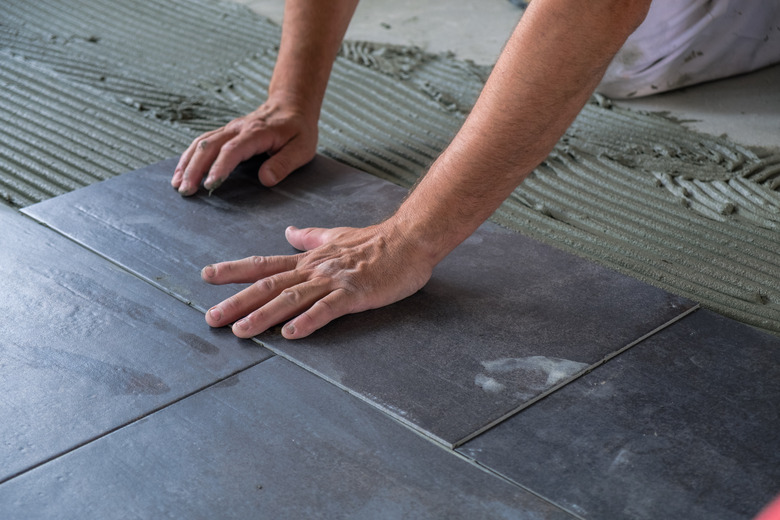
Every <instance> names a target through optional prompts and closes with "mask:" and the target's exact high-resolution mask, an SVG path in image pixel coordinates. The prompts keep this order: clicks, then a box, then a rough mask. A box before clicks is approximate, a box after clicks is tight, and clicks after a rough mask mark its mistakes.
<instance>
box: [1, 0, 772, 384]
mask: <svg viewBox="0 0 780 520" xmlns="http://www.w3.org/2000/svg"><path fill="white" fill-rule="evenodd" d="M0 20H2V21H3V22H2V25H0V83H2V85H3V88H2V89H0V140H1V141H2V143H3V146H2V147H0V196H2V197H4V198H5V199H6V200H8V201H10V202H11V203H12V204H14V205H16V206H24V205H27V204H31V203H33V202H37V201H40V200H43V199H45V198H48V197H52V196H56V195H58V194H60V193H64V192H66V191H69V190H72V189H75V188H77V187H79V186H83V185H86V184H89V183H91V182H96V181H98V180H100V179H104V178H106V177H110V176H112V175H115V174H118V173H121V172H124V171H128V170H132V169H135V168H138V167H141V166H143V165H146V164H149V163H153V162H156V161H158V160H161V159H163V158H167V157H171V156H174V155H176V154H178V153H181V151H183V150H184V149H185V148H186V146H187V145H188V144H189V143H190V142H191V141H192V139H193V138H194V137H195V136H196V135H197V134H199V133H201V132H203V131H205V130H208V129H211V128H215V127H218V126H220V125H222V124H224V122H226V121H229V120H230V119H232V118H234V117H236V116H238V115H240V114H243V113H246V112H248V111H250V110H252V109H253V108H255V107H256V106H257V104H258V103H260V102H261V101H262V99H263V96H264V95H265V91H266V89H267V86H268V82H269V81H270V77H271V73H272V71H273V66H274V62H275V56H276V49H277V45H278V41H279V36H280V30H279V28H278V27H277V26H276V25H274V24H273V23H271V22H269V21H268V20H267V19H265V18H263V17H261V16H259V15H256V14H254V13H252V12H250V11H249V10H247V9H246V8H245V7H243V6H239V5H236V4H235V3H219V2H215V1H206V0H127V1H124V2H115V1H114V0H39V1H36V2H29V1H28V0H4V1H3V2H0ZM192 34H198V35H199V37H198V38H192ZM74 35H75V36H74ZM488 72H489V68H487V67H480V66H477V65H474V64H472V63H467V62H463V61H459V60H456V59H455V58H454V57H453V56H451V55H446V54H445V55H426V54H425V53H423V52H421V51H420V50H419V49H415V48H411V47H409V48H407V47H397V46H385V45H377V44H371V43H366V42H351V43H350V42H348V43H346V44H345V45H344V47H343V48H342V53H341V55H340V56H339V57H338V58H337V60H336V64H335V65H334V68H333V73H332V77H331V81H330V84H329V87H328V91H327V93H326V96H325V102H324V105H323V109H322V114H321V119H320V152H322V153H324V154H326V155H329V156H331V157H333V158H335V159H338V160H340V161H343V162H345V163H347V164H350V165H352V166H355V167H357V168H360V169H362V170H364V171H367V172H369V173H372V174H374V175H377V176H379V177H382V178H385V179H388V180H390V181H392V182H395V183H397V184H400V185H403V186H411V185H412V184H413V183H414V182H415V181H416V180H417V178H418V177H419V176H420V175H421V174H422V173H423V172H424V171H425V170H426V169H427V167H428V166H429V164H430V163H431V162H432V161H433V160H434V159H435V158H436V157H437V156H438V154H439V153H440V152H441V151H442V150H443V149H444V148H445V147H446V146H447V144H448V143H449V141H450V140H451V139H452V137H453V136H454V135H455V133H456V132H457V130H458V128H459V127H460V125H461V123H462V122H463V120H464V118H465V117H466V115H467V113H468V111H469V110H470V107H471V106H472V105H473V103H474V101H475V100H476V98H477V96H478V94H479V91H480V89H481V88H482V85H483V83H484V80H485V78H486V77H487V74H488ZM166 188H167V186H163V187H161V189H166ZM779 189H780V156H779V155H777V154H775V155H772V154H760V153H754V151H752V150H749V149H747V148H745V147H741V146H739V145H737V144H735V143H733V142H730V141H729V140H727V139H720V138H715V137H710V136H706V135H703V134H699V133H696V132H693V131H690V130H688V129H685V128H683V127H682V126H681V125H680V124H679V123H676V122H674V121H670V120H668V119H666V118H664V117H661V116H658V115H650V114H641V113H636V112H631V111H628V110H622V109H619V108H615V107H611V104H610V103H609V100H607V99H606V98H601V99H600V100H599V99H596V102H595V103H593V104H589V105H588V106H586V107H585V109H584V110H583V111H582V113H581V114H580V115H579V117H578V118H577V120H576V121H575V122H574V124H573V125H572V127H571V128H570V129H569V131H568V132H567V134H566V136H564V138H563V139H562V140H561V142H560V143H559V145H558V146H557V148H556V150H555V151H554V152H553V154H552V155H551V157H550V158H549V159H548V160H547V161H546V162H545V163H544V164H542V165H541V166H540V167H539V168H537V170H536V171H535V172H534V174H532V175H531V177H529V179H527V180H526V182H524V183H523V184H522V185H521V186H520V187H519V188H518V190H517V191H516V193H515V194H514V195H513V196H511V197H510V198H509V199H508V200H507V201H506V202H505V203H504V205H503V206H502V207H501V208H499V210H498V211H497V212H496V213H495V215H494V219H495V220H497V221H498V222H500V223H502V224H503V225H505V226H507V227H510V228H512V229H515V230H518V231H520V232H522V233H525V234H528V235H530V236H533V237H535V238H537V239H539V240H541V241H544V242H547V243H550V244H552V245H555V246H557V247H561V248H564V249H567V250H569V251H571V252H574V253H575V254H578V255H581V256H584V257H586V258H588V259H591V260H593V261H595V262H598V263H601V264H603V265H607V266H609V267H612V268H614V269H617V270H619V271H621V272H623V273H626V274H628V275H631V276H634V277H636V278H639V279H641V280H644V281H646V282H648V283H650V284H653V285H656V286H659V287H662V288H664V289H666V290H669V291H671V292H674V293H676V294H680V295H683V296H686V297H689V298H692V299H694V300H696V301H700V302H702V304H703V305H704V306H705V307H709V308H711V309H714V310H716V311H718V312H721V313H722V314H725V315H727V316H730V317H733V318H736V319H739V320H742V321H744V322H746V323H750V324H752V325H756V326H759V327H762V328H764V329H767V330H771V331H773V332H775V333H780V252H778V246H777V232H778V231H777V227H778V222H779V221H778V212H779V211H780V210H779V209H778V208H780V202H779V201H780V194H779V193H778V190H779ZM486 384H487V383H486Z"/></svg>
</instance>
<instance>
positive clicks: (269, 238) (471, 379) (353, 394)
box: [0, 0, 780, 520]
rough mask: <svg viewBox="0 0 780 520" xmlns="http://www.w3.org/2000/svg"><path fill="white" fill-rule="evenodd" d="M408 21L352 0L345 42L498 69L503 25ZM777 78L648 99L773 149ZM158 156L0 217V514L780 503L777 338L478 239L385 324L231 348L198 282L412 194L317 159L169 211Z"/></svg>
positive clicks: (440, 514)
mask: <svg viewBox="0 0 780 520" xmlns="http://www.w3.org/2000/svg"><path fill="white" fill-rule="evenodd" d="M247 3H250V5H251V7H253V8H254V9H257V10H258V11H259V12H261V13H262V14H265V15H268V16H271V17H272V18H273V17H278V16H279V14H280V12H281V11H280V5H281V2H280V1H275V2H271V1H267V0H266V1H254V2H247ZM402 5H403V6H404V7H405V9H401V8H400V7H399V4H398V3H392V4H390V3H389V2H384V1H380V0H364V2H363V3H362V4H361V8H360V11H359V12H358V16H357V20H356V22H357V23H356V24H355V26H354V27H353V29H351V31H352V32H351V33H350V35H351V36H352V37H353V38H358V39H370V40H372V41H381V40H383V39H384V38H385V37H387V38H388V39H390V38H392V40H389V41H393V42H396V43H403V44H417V45H421V46H424V47H425V48H427V49H428V50H431V51H436V52H438V51H444V50H454V51H455V52H456V53H457V54H458V55H459V56H461V57H463V58H470V59H474V60H475V61H477V62H479V63H490V61H491V60H492V59H493V58H492V56H495V54H496V53H497V52H498V51H499V50H500V47H501V45H502V41H503V37H502V36H499V35H500V34H503V33H504V32H506V31H509V30H511V26H512V25H513V24H514V21H515V20H516V17H517V16H518V14H517V12H518V11H517V8H515V7H514V6H512V5H511V4H510V3H509V2H504V1H502V0H493V1H491V2H486V5H485V6H482V5H480V8H479V9H474V7H473V2H467V1H465V0H457V1H455V2H447V3H446V4H445V3H444V2H441V1H433V2H426V3H413V2H405V3H403V4H402ZM444 18H446V19H447V20H450V21H451V22H452V25H448V24H446V23H432V22H431V20H437V21H438V20H442V19H444ZM463 19H468V20H469V21H472V20H478V21H477V23H475V26H476V27H477V28H478V30H474V31H468V32H467V33H466V32H464V31H457V30H455V29H453V28H460V26H461V25H460V22H461V21H462V20H463ZM456 22H457V23H456ZM494 24H495V25H494ZM432 26H435V28H436V29H437V30H433V29H431V27H432ZM426 28H427V29H426ZM361 31H363V32H361ZM480 31H484V32H485V33H486V34H488V33H489V35H490V37H489V38H488V37H481V36H480V34H481V33H480ZM483 36H484V35H483ZM0 58H3V56H0ZM9 63H11V64H12V65H13V66H18V62H17V61H10V62H9ZM14 70H16V69H14ZM19 70H20V71H22V70H23V69H21V68H20V69H19ZM777 70H778V69H777V68H774V69H767V70H765V71H760V72H759V73H756V74H754V75H751V76H749V77H748V76H746V77H743V78H734V79H733V80H727V81H723V82H717V83H712V84H709V85H704V86H701V87H696V88H692V89H688V90H686V91H681V92H678V93H671V94H668V95H666V96H663V97H661V96H659V97H658V98H655V99H650V100H647V103H648V104H647V105H642V107H643V108H647V109H662V110H670V111H671V112H672V113H673V114H674V115H675V116H676V117H679V118H680V119H690V118H698V119H701V122H697V123H686V124H696V125H702V126H701V128H702V129H703V130H704V131H711V132H712V133H714V134H717V133H722V132H723V131H726V132H728V133H729V135H731V136H732V137H733V138H735V139H736V138H737V137H736V136H740V137H739V139H740V141H739V142H741V143H744V144H750V145H758V144H760V145H763V146H771V145H772V139H774V138H773V137H772V136H773V135H774V136H775V137H776V138H777V139H775V142H780V128H778V126H777V125H778V121H780V118H777V117H776V116H773V114H777V113H778V112H777V111H778V110H780V103H778V101H777V97H776V92H777V91H776V89H772V88H771V85H772V84H775V83H773V82H774V81H775V78H777ZM6 72H7V73H9V74H10V73H11V72H13V71H10V72H9V71H6ZM9 81H11V80H9ZM754 88H758V91H757V93H756V95H755V96H751V97H750V98H749V100H748V101H749V102H748V101H746V99H748V98H745V97H744V96H743V95H742V93H745V92H750V91H751V89H754ZM47 92H48V91H46V90H45V86H43V85H37V84H36V85H35V92H34V95H40V96H48V95H49V94H48V93H47ZM697 92H706V93H707V95H706V96H705V97H706V99H705V98H703V97H701V96H698V95H697V94H696V93H697ZM24 95H25V94H24V92H23V91H19V96H24ZM20 99H21V98H20ZM66 101H67V102H68V103H69V104H77V106H78V107H80V108H79V110H80V113H84V114H87V115H89V114H92V113H100V110H97V111H96V110H95V109H94V107H93V105H90V104H88V101H81V100H71V99H68V100H66ZM632 103H636V105H635V106H636V107H639V106H640V105H639V104H638V103H639V102H638V101H637V102H632ZM743 112H744V113H743ZM116 114H117V116H116V117H120V116H121V111H117V112H116ZM729 114H730V115H729ZM90 119H91V118H90V117H87V116H84V117H82V118H81V119H80V120H79V121H75V122H74V123H72V124H73V125H82V124H87V123H88V122H89V121H90ZM85 122H87V123H85ZM58 124H59V123H58ZM63 124H64V123H63ZM100 124H101V125H110V124H112V120H111V118H108V117H105V118H104V120H101V122H100ZM707 125H712V126H711V130H707V128H706V127H707ZM725 126H727V129H726V130H724V127H725ZM45 131H46V130H45V129H42V131H41V132H42V133H41V135H45V139H56V132H55V133H52V134H49V133H45V134H44V132H45ZM743 131H744V133H741V132H743ZM773 132H775V133H773ZM186 138H187V135H186V134H185V133H180V134H179V133H175V132H174V131H173V130H171V132H170V133H168V134H164V135H161V137H160V143H158V144H156V145H157V146H163V147H164V146H168V145H169V144H168V143H176V142H178V141H181V140H183V139H185V140H186ZM45 139H44V140H45ZM741 139H744V141H742V140H741ZM98 141H99V143H97V144H96V148H97V149H99V150H100V151H101V152H100V153H102V154H106V155H107V156H110V155H111V153H112V152H111V148H112V146H114V147H115V150H116V152H115V153H116V154H118V155H119V154H127V155H129V156H131V155H133V154H138V153H140V152H138V151H137V150H136V148H137V149H138V150H142V149H143V148H144V146H147V147H149V146H153V145H152V144H144V143H140V144H139V143H134V144H133V146H134V147H135V148H134V147H123V146H115V145H113V144H112V143H111V142H107V141H106V140H104V139H103V140H101V139H98ZM73 157H74V158H71V157H70V156H69V157H68V158H67V160H68V161H76V160H83V158H81V159H76V157H79V154H78V153H75V152H74V154H73ZM117 162H118V164H121V162H120V161H117ZM142 162H143V161H142ZM148 162H149V161H147V163H148ZM173 164H174V163H173V162H172V161H171V160H168V161H163V162H160V163H155V164H151V165H149V166H144V167H142V168H141V169H139V170H136V171H133V172H128V173H125V174H123V175H120V176H118V177H115V178H113V179H109V180H107V181H104V182H100V183H97V184H92V185H91V186H89V187H87V188H83V189H80V190H76V191H72V192H70V193H68V194H65V195H61V196H58V197H54V198H51V199H49V200H47V201H44V202H42V203H39V204H35V205H32V206H28V207H27V208H25V209H24V210H23V212H19V211H16V210H12V209H10V208H7V207H5V206H3V205H2V204H0V229H2V230H3V231H2V234H0V272H2V273H4V276H2V277H0V290H2V293H3V294H4V297H3V300H2V302H0V311H2V312H0V395H2V396H3V397H2V399H0V417H2V418H3V421H2V424H0V433H2V439H3V442H2V443H0V517H3V518H13V519H15V518H25V519H27V518H52V517H57V518H74V519H75V518H98V517H99V518H150V517H172V518H216V517H220V518H226V517H227V518H246V517H258V516H259V517H268V518H356V519H357V518H508V519H509V518H512V519H516V518H529V519H531V518H533V519H539V518H544V519H547V518H549V519H558V518H560V519H574V518H579V519H601V518H630V519H656V518H691V519H698V518H702V519H703V518H707V519H724V520H725V519H732V518H738V519H750V518H753V517H754V516H755V514H756V513H757V512H758V511H759V510H760V509H761V508H762V507H763V506H764V505H765V504H766V503H767V502H768V501H769V500H771V499H772V497H773V496H775V495H776V494H777V493H778V492H780V452H778V450H777V446H778V445H780V404H778V403H780V372H778V370H779V368H778V367H780V338H778V337H777V336H772V335H768V334H764V333H762V332H760V331H757V330H755V329H753V328H751V327H748V326H746V325H744V324H741V323H738V322H736V321H733V320H729V319H726V318H723V317H722V316H719V315H717V314H715V313H712V312H709V311H705V310H702V309H699V308H698V306H697V304H696V302H694V301H690V300H687V299H685V298H681V297H679V296H675V295H672V294H670V293H668V292H666V291H663V290H661V289H658V288H656V287H651V286H649V285H646V284H643V283H641V282H639V281H637V280H635V279H633V278H630V277H627V276H624V275H621V274H619V273H617V272H614V271H611V270H608V269H605V268H604V267H601V266H598V265H595V264H593V263H590V262H587V261H585V260H582V259H581V258H578V257H575V256H572V255H570V254H568V253H565V252H563V251H561V250H559V249H554V248H550V247H548V246H546V245H544V244H541V243H538V242H536V241H534V240H532V239H530V238H527V237H523V236H520V235H517V234H514V233H509V232H507V231H506V230H504V229H502V228H500V227H498V226H496V225H494V224H486V225H485V226H483V227H482V228H481V229H480V230H479V231H478V232H477V233H476V234H475V235H474V236H473V237H472V238H470V239H469V240H468V241H466V242H465V243H464V244H463V245H462V246H461V247H459V248H458V249H457V250H456V251H455V252H454V253H453V254H452V255H451V256H450V257H448V259H447V260H446V261H445V262H444V263H442V265H441V266H439V268H438V269H437V271H436V272H435V274H434V278H433V279H432V280H431V283H430V284H428V286H427V287H426V288H425V289H424V290H423V291H421V292H420V293H418V294H417V295H415V296H413V297H411V298H409V299H407V300H405V301H403V302H400V303H399V304H397V305H394V306H390V307H387V308H384V309H378V310H376V311H371V312H367V313H362V314H359V315H354V316H348V317H345V318H343V319H340V320H337V321H336V322H334V323H333V324H331V326H329V327H328V328H326V329H324V330H323V331H321V333H318V334H315V335H313V336H312V337H311V338H309V339H307V340H305V341H301V342H287V341H284V340H283V339H282V338H281V337H280V335H279V332H278V330H271V331H269V332H268V333H265V334H263V335H261V336H259V337H257V338H255V339H254V340H237V339H236V338H234V337H233V336H232V335H231V334H230V332H229V331H228V330H227V329H217V330H214V329H210V328H209V327H208V326H207V325H206V324H205V322H204V320H203V314H202V313H203V311H205V309H207V308H208V307H209V306H210V305H211V304H213V303H214V302H215V301H218V300H220V299H222V298H224V297H225V296H227V295H230V294H232V293H233V292H234V291H235V288H234V287H214V286H208V285H206V284H204V283H203V282H202V281H201V280H200V277H199V270H200V268H201V267H202V266H203V265H205V264H207V263H211V262H213V261H216V260H222V259H226V258H225V257H233V258H237V257H242V256H247V255H250V254H266V253H274V254H276V253H279V254H285V253H289V252H292V250H291V249H290V247H289V245H287V244H286V243H285V241H284V240H283V234H282V231H283V229H284V227H285V226H286V225H288V224H295V225H299V226H305V225H309V224H316V225H338V224H341V223H349V224H352V225H360V224H361V222H365V223H368V222H370V221H372V220H373V219H375V218H376V217H377V216H378V215H381V214H385V213H386V212H387V210H388V209H389V208H392V207H393V205H394V204H396V203H397V201H398V200H400V198H401V197H403V194H404V191H403V190H402V189H400V188H398V187H397V186H394V185H391V184H390V183H388V182H386V181H383V180H380V179H377V178H376V177H374V176H371V175H368V174H365V173H363V172H360V171H357V170H355V169H354V168H350V167H348V166H345V165H343V164H339V163H337V162H334V161H332V160H330V159H326V158H324V157H317V159H315V161H313V162H312V163H310V164H309V165H307V166H306V167H305V168H304V169H303V170H302V171H301V172H298V174H297V175H296V176H292V177H290V178H289V179H288V180H287V181H285V182H284V183H282V184H280V185H279V186H278V187H276V188H273V189H265V188H261V187H259V186H258V185H257V181H256V180H255V179H254V177H253V175H252V169H253V168H255V169H256V166H257V165H256V164H248V165H245V169H244V170H243V171H239V172H236V173H235V174H234V175H233V176H232V177H231V179H230V180H229V181H228V182H227V183H226V184H225V185H224V186H223V187H222V188H221V189H220V190H219V191H218V192H215V193H214V194H213V195H211V196H208V195H207V194H206V193H205V192H203V191H201V193H199V194H198V195H196V196H195V197H194V198H191V199H182V198H181V197H179V196H178V195H177V194H176V193H175V192H174V191H173V190H171V189H170V188H169V187H168V185H167V183H168V181H169V179H170V175H171V172H172V168H173ZM87 166H88V165H85V168H86V167H87ZM292 220H294V221H293V222H291V221H292ZM215 227H218V228H219V229H221V232H220V233H213V232H212V231H213V229H214V228H215ZM258 244H259V245H258ZM258 247H260V248H261V250H258ZM530 258H533V259H534V260H533V261H531V260H530ZM539 258H543V259H544V260H543V261H542V262H540V261H539V260H538V259H539ZM540 265H541V266H543V267H544V269H540ZM475 272H479V273H480V276H473V273H475ZM518 281H521V282H520V283H518Z"/></svg>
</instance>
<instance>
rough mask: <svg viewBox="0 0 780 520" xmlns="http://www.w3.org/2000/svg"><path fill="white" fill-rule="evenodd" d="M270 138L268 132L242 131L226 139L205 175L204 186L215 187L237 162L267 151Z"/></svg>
mask: <svg viewBox="0 0 780 520" xmlns="http://www.w3.org/2000/svg"><path fill="white" fill-rule="evenodd" d="M272 140H273V136H271V135H270V133H269V132H266V131H263V132H258V131H256V132H242V133H240V134H238V135H237V136H235V137H233V138H232V139H230V140H229V141H227V142H226V143H225V144H223V145H222V147H221V148H220V149H219V153H218V154H217V156H216V158H215V160H214V161H213V164H212V166H211V169H210V170H209V172H208V176H207V177H206V182H205V184H204V187H205V188H206V189H207V190H215V189H217V188H218V187H219V185H220V184H222V183H223V182H224V181H225V179H227V177H228V175H230V172H232V171H233V170H235V169H236V166H238V165H239V163H241V162H243V161H246V160H248V159H251V158H252V157H254V156H255V155H257V154H260V153H263V152H266V151H268V150H269V149H270V148H271V145H272Z"/></svg>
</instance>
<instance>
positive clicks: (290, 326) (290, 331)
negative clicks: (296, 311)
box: [284, 323, 295, 336]
mask: <svg viewBox="0 0 780 520" xmlns="http://www.w3.org/2000/svg"><path fill="white" fill-rule="evenodd" d="M284 331H285V332H286V333H287V335H288V336H293V335H295V325H293V324H292V323H288V324H287V325H285V326H284Z"/></svg>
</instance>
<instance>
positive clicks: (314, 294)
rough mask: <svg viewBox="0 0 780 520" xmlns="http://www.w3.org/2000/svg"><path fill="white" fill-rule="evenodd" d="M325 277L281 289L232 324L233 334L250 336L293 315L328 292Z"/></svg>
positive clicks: (241, 336) (244, 336) (240, 336)
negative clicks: (264, 302)
mask: <svg viewBox="0 0 780 520" xmlns="http://www.w3.org/2000/svg"><path fill="white" fill-rule="evenodd" d="M328 283H329V281H328V280H325V279H316V280H311V281H308V282H305V283H301V284H298V285H295V286H292V287H288V288H286V289H284V290H282V291H281V292H280V293H279V294H278V295H277V296H276V297H275V298H274V299H272V300H271V301H269V302H268V303H267V304H265V305H263V306H262V307H261V308H259V309H257V310H255V311H253V312H252V313H250V314H249V315H247V316H246V317H245V318H243V319H241V320H239V321H237V322H236V323H234V324H233V334H235V335H236V336H238V337H239V338H251V337H252V336H257V335H258V334H260V333H262V332H265V331H266V330H268V329H269V328H270V327H273V326H274V325H276V324H277V323H281V322H282V321H284V320H286V319H288V318H290V317H292V316H295V315H296V314H298V313H299V312H301V311H302V310H304V309H307V308H309V307H310V306H311V305H312V304H313V303H314V302H316V301H317V300H318V299H320V298H322V296H323V295H326V294H327V293H328V289H327V285H328Z"/></svg>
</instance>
